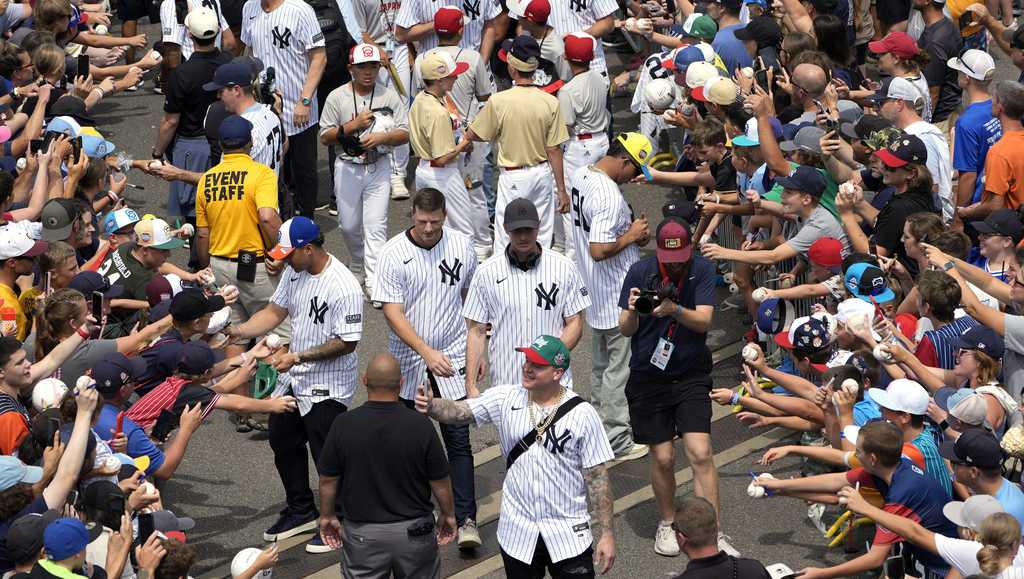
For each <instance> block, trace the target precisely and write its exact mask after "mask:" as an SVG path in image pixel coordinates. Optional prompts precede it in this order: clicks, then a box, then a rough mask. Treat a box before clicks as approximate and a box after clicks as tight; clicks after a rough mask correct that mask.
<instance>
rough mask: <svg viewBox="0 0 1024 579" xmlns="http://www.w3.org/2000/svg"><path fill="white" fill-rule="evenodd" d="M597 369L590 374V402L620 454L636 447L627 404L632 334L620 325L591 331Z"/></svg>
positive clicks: (613, 446) (617, 454)
mask: <svg viewBox="0 0 1024 579" xmlns="http://www.w3.org/2000/svg"><path fill="white" fill-rule="evenodd" d="M591 337H592V340H591V345H592V350H591V357H592V358H593V369H592V370H591V376H590V387H591V396H590V404H591V405H592V406H593V407H594V409H595V410H597V413H598V415H600V416H601V422H602V423H603V424H604V430H605V433H606V434H607V435H608V442H609V443H610V444H611V446H612V451H614V452H615V454H616V456H620V455H623V454H625V453H627V452H629V451H630V450H632V448H633V436H632V431H631V430H630V427H629V408H628V405H627V404H626V380H627V379H629V359H630V357H631V355H630V350H629V338H627V337H625V336H623V335H622V334H621V333H619V329H618V328H611V329H608V330H598V329H594V330H593V333H592V334H591Z"/></svg>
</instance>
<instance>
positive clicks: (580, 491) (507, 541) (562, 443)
mask: <svg viewBox="0 0 1024 579" xmlns="http://www.w3.org/2000/svg"><path fill="white" fill-rule="evenodd" d="M573 396H576V394H574V393H572V392H567V393H566V396H565V399H564V400H563V402H564V401H565V400H568V399H570V398H572V397H573ZM466 402H467V403H468V404H469V407H470V409H471V410H472V411H473V418H474V420H475V421H476V424H477V425H478V426H479V425H483V424H494V426H495V427H496V428H497V430H498V437H499V439H500V443H501V452H502V454H503V455H504V456H506V457H507V456H508V454H509V452H510V451H511V450H512V448H514V447H515V446H516V444H518V443H519V441H520V440H522V438H523V436H525V435H526V433H528V432H529V431H530V430H532V429H533V428H534V427H535V426H536V425H535V424H531V423H530V412H529V411H528V409H527V408H526V405H527V404H529V403H530V402H529V393H528V392H527V391H526V389H525V388H523V387H522V386H521V385H519V384H509V385H504V386H492V387H491V388H488V389H487V390H485V391H484V392H483V393H482V394H481V395H480V396H479V397H477V398H470V399H468V400H467V401H466ZM614 458H615V454H614V453H613V452H612V448H611V446H610V445H609V444H608V436H607V435H606V434H605V432H604V427H603V426H602V425H601V418H600V416H598V414H597V411H596V410H595V409H594V407H593V406H591V405H590V404H589V403H587V402H584V403H582V404H579V405H578V406H576V408H573V409H572V410H570V411H569V413H568V414H566V415H565V416H563V417H562V418H560V419H559V420H558V422H556V423H554V424H553V425H552V426H551V427H550V428H549V429H548V431H547V432H545V434H544V438H543V439H541V440H537V442H535V443H534V444H533V445H531V446H530V448H529V450H527V451H526V452H524V453H523V454H522V455H520V457H519V458H518V459H517V460H516V462H515V463H514V464H513V465H512V468H511V469H510V470H509V471H508V473H507V474H506V475H505V480H504V482H503V483H502V490H501V516H500V518H499V519H498V544H499V545H501V548H502V550H504V551H505V552H506V553H508V554H509V555H510V556H512V557H514V558H516V559H517V560H519V561H523V562H525V563H529V562H530V561H532V560H533V552H534V548H535V547H536V546H537V536H538V535H540V537H542V538H543V539H544V545H545V546H546V547H547V550H548V553H550V555H551V560H552V561H554V562H558V561H562V560H564V559H568V558H570V557H575V556H576V555H579V554H580V553H582V552H583V551H585V550H586V549H587V547H589V546H590V544H591V542H592V541H593V537H592V536H591V533H590V516H589V515H588V513H587V494H586V485H585V482H584V478H583V474H584V471H586V470H588V469H591V468H594V467H596V466H599V465H601V464H603V463H606V462H608V461H610V460H612V459H614Z"/></svg>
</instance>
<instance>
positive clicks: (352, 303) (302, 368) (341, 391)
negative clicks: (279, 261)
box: [270, 255, 363, 416]
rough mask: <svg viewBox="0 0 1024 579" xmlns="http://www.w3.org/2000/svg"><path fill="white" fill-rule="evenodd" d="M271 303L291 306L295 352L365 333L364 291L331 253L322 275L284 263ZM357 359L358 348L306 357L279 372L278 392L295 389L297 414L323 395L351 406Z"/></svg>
mask: <svg viewBox="0 0 1024 579" xmlns="http://www.w3.org/2000/svg"><path fill="white" fill-rule="evenodd" d="M270 301H271V303H274V304H277V305H278V306H280V307H282V308H284V309H286V310H288V316H289V317H290V318H291V323H292V340H291V351H292V352H301V351H303V350H308V349H309V348H315V347H317V346H321V345H323V344H324V343H325V342H328V341H330V340H334V339H341V340H344V341H346V342H358V341H359V339H360V337H362V333H363V290H362V288H361V287H360V286H359V282H358V281H356V278H355V276H354V275H352V272H350V271H349V270H348V268H347V267H345V266H344V265H343V264H342V263H341V262H340V261H338V259H337V258H335V257H334V256H333V255H332V256H331V259H330V262H329V263H328V264H327V267H325V268H324V269H323V271H321V272H320V273H319V274H317V275H313V274H311V273H309V272H307V271H303V272H298V273H296V272H295V270H294V269H292V268H291V266H288V267H287V268H285V270H284V273H283V274H281V280H280V282H278V284H277V291H275V292H274V295H273V297H271V298H270ZM358 366H359V358H358V355H357V354H356V352H354V351H353V352H352V353H351V354H345V355H344V356H337V357H335V358H327V359H325V360H316V361H313V362H302V363H301V364H296V365H294V366H292V367H291V370H289V371H288V372H287V373H285V374H282V375H281V376H279V377H278V381H277V389H276V391H275V394H276V395H278V396H282V395H285V394H287V393H288V389H289V388H290V389H291V393H292V395H293V396H295V398H296V399H298V403H299V413H300V414H302V415H303V416H305V415H306V413H307V412H309V411H310V409H312V408H313V405H314V404H316V403H317V402H321V401H323V400H328V399H332V400H337V401H339V402H341V403H342V404H344V405H345V406H348V405H349V404H350V403H351V402H352V395H353V394H354V393H355V390H356V375H357V373H358V370H359V368H358Z"/></svg>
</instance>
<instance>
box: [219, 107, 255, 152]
mask: <svg viewBox="0 0 1024 579" xmlns="http://www.w3.org/2000/svg"><path fill="white" fill-rule="evenodd" d="M217 135H218V138H219V139H220V146H221V148H222V149H224V150H230V149H241V148H242V147H244V146H246V145H247V144H249V141H251V140H252V123H250V122H249V121H248V119H245V118H243V117H240V116H238V115H231V116H229V117H226V118H225V119H224V120H223V121H221V122H220V128H218V129H217Z"/></svg>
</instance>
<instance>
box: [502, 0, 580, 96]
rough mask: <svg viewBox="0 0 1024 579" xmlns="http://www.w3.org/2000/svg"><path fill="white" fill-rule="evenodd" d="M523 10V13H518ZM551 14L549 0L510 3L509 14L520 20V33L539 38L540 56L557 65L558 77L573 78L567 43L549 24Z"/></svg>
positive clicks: (565, 79)
mask: <svg viewBox="0 0 1024 579" xmlns="http://www.w3.org/2000/svg"><path fill="white" fill-rule="evenodd" d="M518 10H522V13H521V14H520V13H518ZM550 14H551V3H550V2H549V1H548V0H529V1H528V2H526V3H525V5H519V6H517V5H516V3H515V2H510V3H509V16H510V17H512V18H515V19H517V20H518V22H519V33H520V34H528V35H530V36H532V37H534V38H535V39H537V44H539V45H540V57H541V58H543V59H544V60H547V61H549V62H551V63H552V64H554V65H555V70H556V71H557V72H558V77H559V78H560V79H562V80H563V81H567V80H569V79H570V78H572V70H571V69H570V68H569V63H568V62H566V60H565V45H564V44H563V43H562V37H561V36H559V35H558V34H557V33H556V32H555V29H554V28H553V27H551V26H550V25H549V24H548V16H549V15H550Z"/></svg>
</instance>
